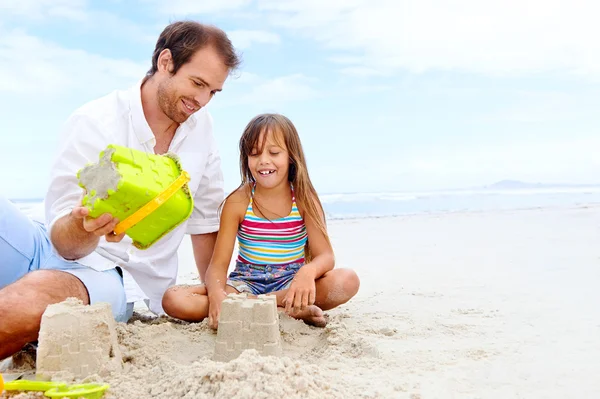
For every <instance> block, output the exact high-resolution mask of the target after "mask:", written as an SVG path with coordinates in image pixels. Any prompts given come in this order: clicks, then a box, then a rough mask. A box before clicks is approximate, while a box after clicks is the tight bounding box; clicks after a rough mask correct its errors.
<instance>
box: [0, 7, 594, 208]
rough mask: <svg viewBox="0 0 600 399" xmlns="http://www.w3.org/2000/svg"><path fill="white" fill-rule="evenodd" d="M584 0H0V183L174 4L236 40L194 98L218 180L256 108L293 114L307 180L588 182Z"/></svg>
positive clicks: (11, 192)
mask: <svg viewBox="0 0 600 399" xmlns="http://www.w3.org/2000/svg"><path fill="white" fill-rule="evenodd" d="M450 3H451V5H450ZM599 12H600V6H599V5H598V3H597V2H593V1H577V0H571V1H557V0H554V1H539V0H519V1H515V0H507V1H503V2H498V1H481V0H479V1H478V0H462V1H454V2H447V1H437V0H415V1H401V0H398V1H396V0H369V1H367V0H345V1H342V0H330V1H321V0H289V1H285V0H283V1H282V0H257V1H250V0H204V1H197V0H194V1H192V0H171V1H170V2H167V1H159V0H139V1H119V0H107V1H85V0H19V1H12V0H10V1H7V0H0V110H1V114H0V115H1V119H2V129H0V134H1V135H2V142H3V144H4V145H2V146H0V177H1V179H2V187H3V188H2V194H3V195H6V196H8V197H10V198H27V197H42V196H43V195H44V191H45V189H46V184H47V175H48V167H49V165H50V162H51V159H52V155H53V151H54V149H55V148H56V145H57V138H58V132H59V130H60V127H61V125H62V123H63V122H64V120H65V119H66V118H67V117H68V115H69V114H70V113H71V112H73V110H75V109H76V108H77V107H79V106H80V105H82V104H83V103H85V102H87V101H89V100H92V99H94V98H96V97H99V96H101V95H104V94H106V93H108V92H110V91H112V90H115V89H123V88H127V87H129V86H130V85H132V84H135V82H137V81H138V80H139V79H140V78H141V77H142V76H143V74H144V73H145V71H146V70H147V69H148V68H149V66H150V56H151V54H152V50H153V48H154V44H155V41H156V38H157V37H158V35H159V33H160V31H161V30H162V29H163V28H164V26H165V25H166V24H168V23H169V22H171V21H174V20H177V19H182V18H189V19H196V20H199V21H202V22H207V23H213V24H216V25H217V26H219V27H221V28H223V29H224V30H226V31H227V32H228V34H229V35H230V37H231V38H232V40H233V42H234V45H235V46H236V47H237V48H238V50H239V51H240V52H241V53H242V57H243V61H244V62H243V66H242V69H241V70H240V73H239V76H236V77H232V78H230V79H229V80H228V81H227V82H226V84H225V90H224V91H223V92H222V93H219V94H218V95H217V96H216V97H215V99H214V100H213V101H212V102H211V103H210V104H209V106H208V107H209V109H210V111H211V113H212V114H213V117H214V119H215V134H216V137H217V140H218V142H219V145H220V149H221V153H222V158H223V168H224V172H225V177H226V186H227V188H228V189H231V188H233V187H235V186H237V184H238V182H239V172H238V169H237V167H238V166H237V157H238V154H237V140H238V138H239V136H240V134H241V132H242V129H243V127H244V126H245V124H246V123H247V122H248V121H249V120H250V118H251V117H253V116H254V115H256V114H257V113H260V112H281V113H283V114H285V115H287V116H288V117H290V118H291V120H292V121H293V122H294V123H295V125H296V126H297V128H298V130H299V132H300V134H301V138H302V140H303V144H304V146H305V151H306V155H307V158H308V162H309V170H310V172H311V176H312V179H313V181H314V183H315V185H316V186H317V189H318V190H319V191H320V192H322V193H332V192H356V191H411V190H431V189H445V188H456V187H471V186H479V185H486V184H490V183H493V182H495V181H497V180H501V179H520V180H526V181H532V182H548V183H558V182H569V183H600V178H599V177H598V176H600V156H598V153H599V150H600V134H599V128H600V113H599V112H598V110H597V108H598V104H599V102H598V99H599V98H600V41H598V37H600V27H599V25H598V24H597V23H596V21H595V16H597V15H599ZM74 172H76V171H74Z"/></svg>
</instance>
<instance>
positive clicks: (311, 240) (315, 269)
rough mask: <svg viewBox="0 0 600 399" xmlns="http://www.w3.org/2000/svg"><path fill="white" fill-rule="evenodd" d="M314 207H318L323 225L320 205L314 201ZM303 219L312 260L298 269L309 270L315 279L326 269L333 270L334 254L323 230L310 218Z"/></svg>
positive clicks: (325, 271) (323, 216) (307, 271)
mask: <svg viewBox="0 0 600 399" xmlns="http://www.w3.org/2000/svg"><path fill="white" fill-rule="evenodd" d="M315 207H316V208H317V209H319V216H320V217H321V221H322V223H323V226H325V215H324V214H323V212H321V211H320V207H319V205H318V203H317V202H316V201H315ZM304 220H305V221H304V224H305V225H306V234H307V235H308V246H309V248H310V252H311V254H312V260H311V261H310V262H309V263H307V264H306V265H304V266H303V267H302V268H301V269H300V270H304V272H305V273H309V272H310V274H311V276H312V277H313V279H315V280H316V279H318V278H320V277H322V276H323V275H324V274H325V273H327V272H328V271H330V270H333V267H334V266H335V256H334V254H333V248H332V247H331V243H330V242H329V241H328V240H327V237H325V235H323V232H321V230H320V229H319V227H318V226H317V224H316V223H315V222H314V221H312V220H310V219H308V220H307V219H306V218H305V219H304Z"/></svg>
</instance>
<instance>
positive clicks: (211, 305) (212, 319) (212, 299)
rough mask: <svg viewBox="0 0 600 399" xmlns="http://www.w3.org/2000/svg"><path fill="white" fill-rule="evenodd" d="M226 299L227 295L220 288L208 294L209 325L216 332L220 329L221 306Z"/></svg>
mask: <svg viewBox="0 0 600 399" xmlns="http://www.w3.org/2000/svg"><path fill="white" fill-rule="evenodd" d="M226 297H227V293H226V292H225V290H223V289H220V288H218V289H216V290H215V292H209V293H208V325H209V326H210V327H211V328H212V329H214V330H216V329H217V328H218V327H219V316H220V314H221V304H222V303H223V300H224V299H225V298H226Z"/></svg>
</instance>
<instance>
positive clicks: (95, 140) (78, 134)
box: [44, 114, 108, 232]
mask: <svg viewBox="0 0 600 399" xmlns="http://www.w3.org/2000/svg"><path fill="white" fill-rule="evenodd" d="M106 145H108V139H107V138H106V136H105V135H104V134H102V132H101V129H100V127H99V125H98V123H96V122H95V121H94V120H93V119H92V118H90V117H88V116H84V115H77V114H75V115H72V116H71V117H70V118H69V119H68V120H67V122H66V123H65V125H64V126H63V131H62V135H61V142H60V144H59V150H58V152H57V155H56V158H55V159H54V162H53V164H52V167H51V170H50V184H49V186H48V190H47V192H46V197H45V201H44V203H45V215H46V226H47V228H48V232H50V231H51V230H52V227H53V226H54V224H55V223H56V221H57V220H58V219H60V218H61V217H63V216H65V215H68V214H69V213H70V212H71V210H72V209H73V208H74V207H75V206H77V205H79V204H80V203H81V199H82V197H83V195H84V190H83V188H82V187H81V186H79V183H78V180H77V172H78V171H79V170H80V169H81V168H83V167H84V166H85V165H87V164H89V163H92V162H97V160H98V155H99V154H100V152H101V151H102V150H103V149H104V148H106Z"/></svg>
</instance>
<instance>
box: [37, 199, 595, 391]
mask: <svg viewBox="0 0 600 399" xmlns="http://www.w3.org/2000/svg"><path fill="white" fill-rule="evenodd" d="M599 215H600V206H598V205H595V206H591V205H590V206H583V205H582V206H578V207H571V208H546V209H527V210H518V211H498V212H470V213H467V212H461V213H445V214H428V215H414V216H403V217H396V218H379V219H362V220H344V221H332V222H330V223H329V227H330V231H331V235H332V240H333V243H334V246H335V249H336V254H337V265H338V267H351V268H354V269H355V270H357V272H358V274H359V276H360V278H361V289H360V291H359V294H358V295H357V296H356V297H355V298H354V299H353V300H351V301H350V302H349V303H347V304H345V305H343V306H341V307H340V308H338V309H335V310H332V311H328V312H327V314H328V315H329V317H330V321H329V324H328V326H327V327H326V328H324V329H319V328H315V327H309V326H307V325H305V324H303V323H302V322H299V321H297V320H293V319H290V318H289V317H287V316H286V315H283V314H280V331H281V338H282V351H283V356H282V357H260V356H259V355H258V353H257V352H253V351H247V352H244V353H243V354H242V355H241V356H240V357H238V358H237V359H235V360H232V361H230V362H228V363H219V362H214V361H212V360H211V356H212V354H213V351H214V342H215V337H216V333H215V332H213V331H212V330H210V328H209V327H208V326H207V324H206V322H203V323H198V324H188V323H178V322H173V321H172V320H171V319H168V318H165V317H161V318H153V319H146V318H144V317H141V316H137V318H136V320H134V321H132V322H130V323H129V324H119V325H118V326H117V333H118V338H119V343H120V346H121V351H122V353H123V356H124V360H125V363H124V371H123V372H122V373H115V374H112V375H111V376H109V377H106V378H102V381H106V382H109V383H110V384H111V389H110V391H109V393H108V394H107V395H106V397H107V398H152V397H160V398H202V397H207V398H210V397H236V398H250V397H252V398H257V397H258V398H260V397H283V396H284V395H285V396H286V397H306V398H311V397H314V398H324V397H327V398H329V397H331V398H338V397H339V398H379V397H381V398H390V397H392V398H411V399H416V398H502V399H504V398H515V397H522V398H564V397H586V398H587V397H596V396H597V394H598V392H600V380H598V378H597V375H598V373H599V372H600V360H598V359H600V310H599V309H598V307H599V306H598V305H599V304H600V295H599V290H598V289H597V285H598V281H599V280H600V268H599V267H598V262H599V255H598V248H599V247H598V243H599V242H600V229H599V228H598V221H599V220H598V219H599ZM186 251H189V243H187V242H186V244H185V245H184V247H183V248H182V249H181V251H180V254H181V258H180V259H181V261H182V270H181V275H182V277H181V282H190V281H191V276H193V274H192V273H191V272H192V270H193V267H194V266H193V256H192V253H191V252H186ZM96 378H100V377H96ZM93 379H94V377H92V378H91V379H90V380H93ZM31 397H34V396H31Z"/></svg>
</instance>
